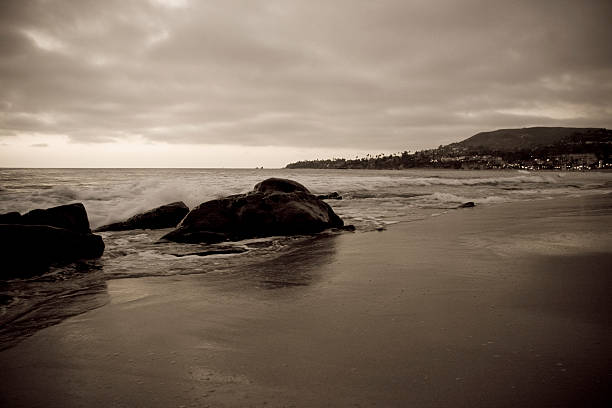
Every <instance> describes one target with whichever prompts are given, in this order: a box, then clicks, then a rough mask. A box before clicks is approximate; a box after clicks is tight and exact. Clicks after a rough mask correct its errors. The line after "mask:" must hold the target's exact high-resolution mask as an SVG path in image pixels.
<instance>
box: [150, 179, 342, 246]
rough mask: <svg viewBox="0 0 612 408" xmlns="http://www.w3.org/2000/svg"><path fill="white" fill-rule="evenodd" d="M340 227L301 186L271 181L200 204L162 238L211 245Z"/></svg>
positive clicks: (333, 215)
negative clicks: (249, 190)
mask: <svg viewBox="0 0 612 408" xmlns="http://www.w3.org/2000/svg"><path fill="white" fill-rule="evenodd" d="M343 225H344V222H343V221H342V220H341V219H340V217H338V216H337V215H336V213H334V211H333V210H332V208H331V207H330V206H329V205H328V204H327V203H325V202H324V201H322V200H320V199H318V198H317V197H315V196H314V195H312V194H311V193H310V192H309V191H308V189H307V188H306V187H304V186H303V185H301V184H299V183H297V182H295V181H292V180H284V179H277V178H272V179H268V180H264V181H262V182H261V183H258V184H257V185H256V186H255V189H254V191H252V192H250V193H246V194H241V195H234V196H230V197H226V198H221V199H217V200H212V201H207V202H205V203H202V204H200V205H199V206H198V207H196V208H194V209H193V210H191V212H190V213H189V214H187V216H186V217H185V218H184V219H183V221H181V223H180V224H179V226H178V228H177V229H176V230H174V231H172V232H170V233H169V234H166V235H165V236H164V237H163V238H162V239H166V240H170V241H176V242H209V243H212V242H220V241H224V240H240V239H246V238H254V237H266V236H272V235H296V234H311V233H316V232H320V231H323V230H325V229H327V228H338V227H342V226H343Z"/></svg>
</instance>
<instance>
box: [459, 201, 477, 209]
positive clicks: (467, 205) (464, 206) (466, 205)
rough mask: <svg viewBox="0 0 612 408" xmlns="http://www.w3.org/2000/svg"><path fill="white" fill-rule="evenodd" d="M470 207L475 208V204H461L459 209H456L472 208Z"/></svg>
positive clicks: (469, 202)
mask: <svg viewBox="0 0 612 408" xmlns="http://www.w3.org/2000/svg"><path fill="white" fill-rule="evenodd" d="M472 207H476V204H474V202H473V201H468V202H467V203H463V204H461V205H460V206H459V207H457V208H472Z"/></svg>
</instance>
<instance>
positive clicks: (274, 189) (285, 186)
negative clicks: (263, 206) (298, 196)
mask: <svg viewBox="0 0 612 408" xmlns="http://www.w3.org/2000/svg"><path fill="white" fill-rule="evenodd" d="M253 191H254V192H257V193H294V192H298V191H300V192H303V193H308V194H310V191H308V189H307V188H306V187H304V186H303V185H301V184H300V183H298V182H297V181H293V180H288V179H282V178H276V177H271V178H269V179H265V180H264V181H262V182H260V183H257V184H255V187H254V188H253Z"/></svg>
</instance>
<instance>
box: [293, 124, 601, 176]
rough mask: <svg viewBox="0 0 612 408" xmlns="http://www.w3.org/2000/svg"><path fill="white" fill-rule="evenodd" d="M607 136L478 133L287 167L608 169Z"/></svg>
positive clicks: (556, 131)
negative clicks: (425, 146) (429, 145)
mask: <svg viewBox="0 0 612 408" xmlns="http://www.w3.org/2000/svg"><path fill="white" fill-rule="evenodd" d="M611 149H612V131H611V130H609V129H599V128H559V127H534V128H523V129H500V130H495V131H492V132H482V133H478V134H476V135H474V136H472V137H470V138H468V139H465V140H463V141H461V142H458V143H451V144H449V145H446V146H440V147H438V148H437V149H430V150H422V151H418V152H414V153H409V152H408V151H404V152H403V153H398V154H391V155H382V154H380V155H377V156H369V155H368V156H366V157H363V158H355V159H344V158H333V159H325V160H306V161H300V162H296V163H290V164H288V165H287V166H286V167H287V168H291V169H297V168H316V169H407V168H422V167H434V168H458V169H459V168H468V169H491V168H526V169H567V168H574V169H581V170H582V169H592V168H610V167H612V163H611V162H610V151H611Z"/></svg>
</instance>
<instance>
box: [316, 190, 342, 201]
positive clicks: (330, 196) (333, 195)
mask: <svg viewBox="0 0 612 408" xmlns="http://www.w3.org/2000/svg"><path fill="white" fill-rule="evenodd" d="M317 198H318V199H319V200H342V196H341V195H340V194H338V193H337V192H336V191H334V192H333V193H329V194H321V195H318V196H317Z"/></svg>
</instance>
